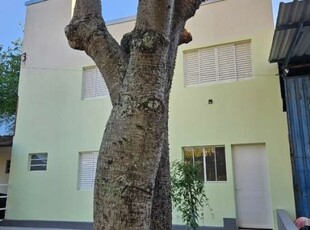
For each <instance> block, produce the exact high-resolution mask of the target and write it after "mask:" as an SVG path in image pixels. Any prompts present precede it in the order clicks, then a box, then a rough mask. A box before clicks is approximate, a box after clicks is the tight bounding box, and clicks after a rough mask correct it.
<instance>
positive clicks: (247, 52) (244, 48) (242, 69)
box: [235, 42, 253, 79]
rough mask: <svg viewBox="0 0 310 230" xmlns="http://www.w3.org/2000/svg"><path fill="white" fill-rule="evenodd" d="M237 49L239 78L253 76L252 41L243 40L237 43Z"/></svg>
mask: <svg viewBox="0 0 310 230" xmlns="http://www.w3.org/2000/svg"><path fill="white" fill-rule="evenodd" d="M235 50H236V69H237V77H238V79H244V78H249V77H252V76H253V71H252V56H251V43H250V42H243V43H237V44H236V45H235Z"/></svg>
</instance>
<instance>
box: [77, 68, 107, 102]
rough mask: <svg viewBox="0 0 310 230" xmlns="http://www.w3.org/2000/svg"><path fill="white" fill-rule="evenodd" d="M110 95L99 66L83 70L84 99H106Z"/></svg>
mask: <svg viewBox="0 0 310 230" xmlns="http://www.w3.org/2000/svg"><path fill="white" fill-rule="evenodd" d="M108 95H109V91H108V88H107V86H106V84H105V82H104V79H103V77H102V75H101V73H100V71H99V69H98V68H97V66H91V67H85V68H83V88H82V98H83V99H87V98H96V97H105V96H108Z"/></svg>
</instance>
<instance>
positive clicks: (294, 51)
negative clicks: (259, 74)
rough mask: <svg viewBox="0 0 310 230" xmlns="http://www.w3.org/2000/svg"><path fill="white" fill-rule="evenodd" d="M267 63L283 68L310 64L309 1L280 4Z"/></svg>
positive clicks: (302, 0)
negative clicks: (276, 64)
mask: <svg viewBox="0 0 310 230" xmlns="http://www.w3.org/2000/svg"><path fill="white" fill-rule="evenodd" d="M269 61H270V62H279V63H280V64H281V65H282V66H283V67H284V68H285V67H286V66H288V65H299V64H305V63H307V64H309V63H310V0H299V1H298V0H294V1H293V2H289V3H282V2H281V3H280V8H279V13H278V19H277V24H276V28H275V32H274V36H273V42H272V47H271V51H270V56H269Z"/></svg>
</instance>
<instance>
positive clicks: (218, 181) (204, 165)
mask: <svg viewBox="0 0 310 230" xmlns="http://www.w3.org/2000/svg"><path fill="white" fill-rule="evenodd" d="M184 148H187V149H190V148H191V149H192V151H193V153H194V148H202V149H203V157H202V161H203V176H204V182H206V183H214V182H216V183H222V182H227V164H226V162H227V161H226V148H225V146H224V145H208V146H188V147H182V154H183V160H185V159H184V158H185V157H184ZM207 148H214V149H216V148H224V154H225V169H226V170H225V171H226V180H217V160H216V154H214V164H215V180H207V178H208V177H207V166H206V149H207ZM194 159H195V156H194V154H192V161H193V164H194V163H195V161H194Z"/></svg>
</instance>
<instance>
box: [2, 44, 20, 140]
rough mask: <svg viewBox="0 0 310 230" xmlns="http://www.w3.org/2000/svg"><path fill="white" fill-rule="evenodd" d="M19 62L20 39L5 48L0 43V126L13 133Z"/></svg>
mask: <svg viewBox="0 0 310 230" xmlns="http://www.w3.org/2000/svg"><path fill="white" fill-rule="evenodd" d="M20 64H21V41H20V40H16V41H14V42H12V46H10V47H8V48H7V49H6V50H4V49H3V46H1V45H0V126H1V125H3V124H5V126H6V128H7V132H8V133H9V134H13V130H14V125H15V117H16V110H17V99H18V92H17V91H18V81H19V72H20Z"/></svg>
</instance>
